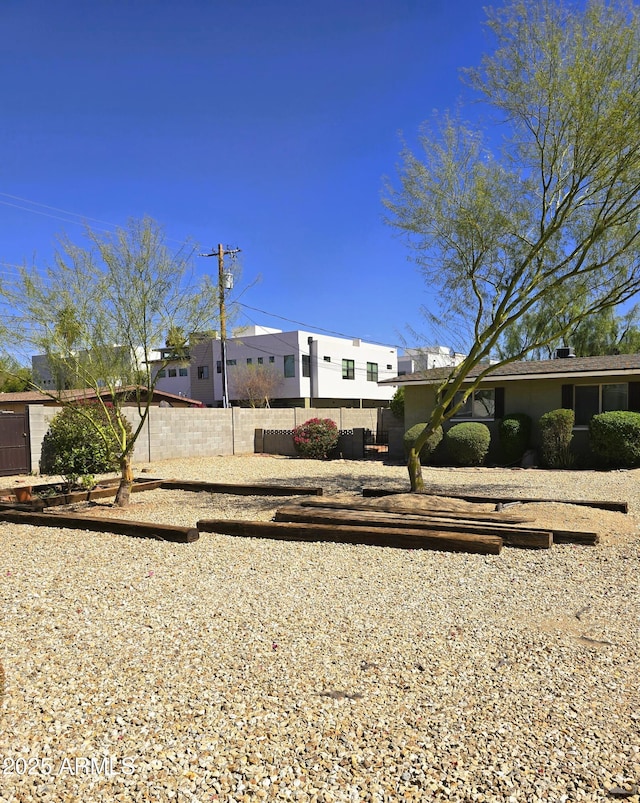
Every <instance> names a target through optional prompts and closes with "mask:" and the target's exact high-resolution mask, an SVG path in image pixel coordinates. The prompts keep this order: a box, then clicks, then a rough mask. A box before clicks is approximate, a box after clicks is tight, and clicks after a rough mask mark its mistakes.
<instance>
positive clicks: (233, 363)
mask: <svg viewBox="0 0 640 803" xmlns="http://www.w3.org/2000/svg"><path fill="white" fill-rule="evenodd" d="M235 364H236V361H235V360H227V365H235Z"/></svg>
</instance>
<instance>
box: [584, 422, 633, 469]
mask: <svg viewBox="0 0 640 803" xmlns="http://www.w3.org/2000/svg"><path fill="white" fill-rule="evenodd" d="M589 438H590V441H591V449H592V450H593V452H594V454H595V455H596V456H597V457H598V458H600V460H601V461H602V462H603V463H604V465H606V466H619V467H621V468H632V467H634V466H638V465H640V413H632V412H629V411H627V410H615V411H612V412H609V413H600V415H594V416H593V418H592V419H591V421H590V422H589Z"/></svg>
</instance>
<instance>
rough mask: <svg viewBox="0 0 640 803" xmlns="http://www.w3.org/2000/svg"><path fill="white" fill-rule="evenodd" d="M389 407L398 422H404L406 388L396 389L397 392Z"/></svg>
mask: <svg viewBox="0 0 640 803" xmlns="http://www.w3.org/2000/svg"><path fill="white" fill-rule="evenodd" d="M389 407H390V408H391V412H392V413H393V416H394V418H397V419H398V421H404V388H403V387H400V388H397V389H396V392H395V393H394V394H393V396H392V397H391V401H390V402H389Z"/></svg>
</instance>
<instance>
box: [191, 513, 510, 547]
mask: <svg viewBox="0 0 640 803" xmlns="http://www.w3.org/2000/svg"><path fill="white" fill-rule="evenodd" d="M197 527H198V530H200V531H201V532H214V533H221V534H224V535H234V536H242V537H245V538H274V539H279V540H283V541H330V542H334V543H350V544H364V545H369V546H388V547H396V548H400V549H435V550H440V551H445V552H471V553H476V554H483V555H498V554H499V553H500V550H501V548H502V544H503V541H502V538H499V537H497V536H492V535H472V534H453V533H440V532H426V531H424V530H412V529H408V528H407V529H404V530H399V529H398V528H385V527H380V528H371V527H356V526H348V525H323V524H298V523H292V522H273V521H243V520H231V519H202V520H200V521H199V522H198V523H197Z"/></svg>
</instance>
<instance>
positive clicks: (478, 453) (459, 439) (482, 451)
mask: <svg viewBox="0 0 640 803" xmlns="http://www.w3.org/2000/svg"><path fill="white" fill-rule="evenodd" d="M445 440H446V444H447V451H448V454H449V456H450V458H451V460H452V461H453V463H454V464H455V465H457V466H480V465H482V463H483V462H484V459H485V457H486V456H487V452H488V451H489V444H490V443H491V433H490V432H489V427H488V426H487V425H486V424H481V423H480V422H478V421H466V422H464V423H462V424H455V425H454V426H453V427H451V429H450V430H448V431H447V434H446V436H445Z"/></svg>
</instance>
